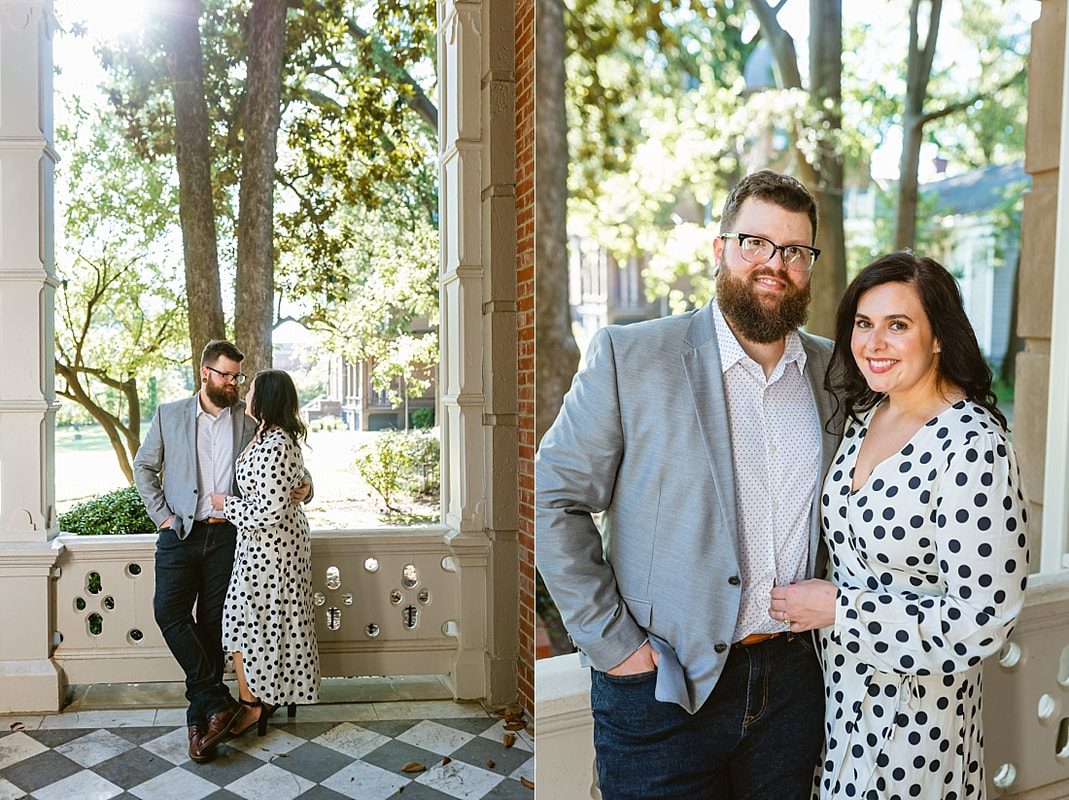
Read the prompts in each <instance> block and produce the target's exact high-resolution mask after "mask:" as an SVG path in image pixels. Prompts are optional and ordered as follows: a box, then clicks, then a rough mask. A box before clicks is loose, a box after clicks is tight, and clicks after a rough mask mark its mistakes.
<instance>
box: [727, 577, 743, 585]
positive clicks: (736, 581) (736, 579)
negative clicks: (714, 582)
mask: <svg viewBox="0 0 1069 800" xmlns="http://www.w3.org/2000/svg"><path fill="white" fill-rule="evenodd" d="M728 583H730V584H731V585H732V586H738V585H739V584H740V583H742V581H741V580H739V576H738V575H732V576H731V577H730V578H728Z"/></svg>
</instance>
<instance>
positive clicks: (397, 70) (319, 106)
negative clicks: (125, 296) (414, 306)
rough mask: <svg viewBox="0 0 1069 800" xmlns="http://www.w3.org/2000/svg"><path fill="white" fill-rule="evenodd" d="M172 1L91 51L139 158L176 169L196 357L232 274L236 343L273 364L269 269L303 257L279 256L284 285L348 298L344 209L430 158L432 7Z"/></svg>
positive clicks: (255, 363) (219, 331)
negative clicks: (343, 272)
mask: <svg viewBox="0 0 1069 800" xmlns="http://www.w3.org/2000/svg"><path fill="white" fill-rule="evenodd" d="M169 8H170V9H171V14H170V16H163V15H162V14H157V15H156V16H155V17H154V18H153V21H152V24H149V25H146V26H145V27H144V28H143V29H142V30H141V31H140V33H139V34H138V35H137V36H136V37H133V38H131V39H128V40H123V41H118V42H114V43H112V44H111V45H109V46H107V47H105V48H102V49H101V58H102V63H103V64H104V65H105V67H106V68H107V69H108V71H109V74H110V75H111V82H110V84H109V86H108V87H107V91H108V96H109V99H110V101H111V104H112V107H113V109H114V111H115V113H116V114H117V115H118V116H119V118H120V119H121V120H122V126H123V131H124V135H125V136H126V137H127V138H128V139H129V141H131V142H133V143H134V144H135V146H136V147H137V148H138V149H139V151H140V152H141V153H142V155H143V157H144V158H146V159H156V158H165V159H168V160H170V159H172V158H173V159H175V160H176V161H175V163H176V165H177V170H178V174H179V184H180V189H181V192H180V193H181V197H180V218H181V221H182V232H183V244H184V252H185V264H186V289H187V294H188V295H189V297H190V306H189V328H190V337H191V341H190V344H191V348H192V350H193V352H198V351H199V348H200V347H201V346H202V345H203V343H204V341H205V340H206V339H207V338H208V337H212V336H222V335H225V331H224V330H223V322H222V320H223V313H222V312H223V302H222V296H221V290H220V289H219V288H217V287H221V286H222V285H223V284H225V283H227V281H226V280H225V278H226V276H228V275H230V274H233V276H234V278H233V279H234V281H235V283H234V285H235V294H234V331H235V338H236V340H237V341H238V342H239V344H240V345H241V346H242V348H243V349H244V350H245V352H246V353H247V354H248V355H249V359H248V361H247V363H248V366H249V369H252V370H254V369H257V368H259V367H262V366H266V365H268V364H269V363H270V352H271V335H270V331H271V323H272V321H273V319H274V318H275V316H276V315H277V311H276V309H277V305H278V304H279V303H280V302H281V301H282V298H279V297H278V296H277V292H276V274H275V264H276V263H278V262H279V261H280V260H281V257H282V256H283V255H287V254H288V255H291V256H292V255H294V254H300V255H301V256H303V258H300V259H296V258H289V259H288V260H287V264H288V266H289V268H291V269H299V270H300V274H299V276H298V278H297V279H294V280H290V281H288V284H289V285H290V286H295V285H297V286H300V287H302V290H303V291H304V297H305V298H307V297H313V296H316V295H317V294H333V295H336V296H341V297H344V290H345V289H346V286H345V285H344V283H342V282H339V281H337V280H336V278H335V267H336V266H338V264H339V262H340V260H341V253H342V251H343V250H344V243H345V241H346V233H347V231H346V229H345V227H344V224H343V223H342V222H341V221H340V216H341V215H343V214H344V213H345V212H346V210H347V209H350V208H357V207H362V208H375V207H376V206H377V205H378V204H379V202H380V200H381V196H380V193H381V187H382V186H384V185H396V184H404V183H407V182H409V181H410V180H415V179H417V178H418V176H420V175H421V174H422V173H423V172H425V171H426V168H427V164H428V162H429V161H430V160H431V159H433V148H432V149H431V152H428V150H427V148H426V147H425V145H426V140H427V138H426V132H427V131H428V130H430V131H431V134H432V136H433V134H434V133H436V131H435V130H431V129H432V127H433V126H436V123H437V114H436V111H435V110H434V107H433V104H431V103H430V101H429V100H428V88H425V87H433V83H434V75H433V58H434V53H433V49H432V48H433V42H434V37H433V32H434V27H435V15H434V4H433V2H430V0H419V1H418V2H401V1H400V0H384V1H383V2H377V3H374V2H362V3H357V2H348V1H347V0H324V2H314V0H307V1H306V2H300V1H298V0H288V2H286V0H255V1H254V2H250V0H203V2H201V0H181V2H179V3H175V4H171V6H170V7H169ZM359 20H372V21H373V23H374V24H373V25H372V26H371V27H370V28H365V27H363V26H361V24H359ZM276 208H277V211H276V210H275V209H276ZM218 242H224V243H225V244H224V245H222V246H220V245H219V244H218ZM232 243H233V244H232ZM231 270H233V273H231V272H230V271H231Z"/></svg>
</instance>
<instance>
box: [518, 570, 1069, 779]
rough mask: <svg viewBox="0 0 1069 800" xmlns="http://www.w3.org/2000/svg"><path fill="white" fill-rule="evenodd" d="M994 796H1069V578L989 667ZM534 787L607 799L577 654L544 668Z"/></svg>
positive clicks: (1034, 586)
mask: <svg viewBox="0 0 1069 800" xmlns="http://www.w3.org/2000/svg"><path fill="white" fill-rule="evenodd" d="M984 684H985V686H984V712H983V713H984V738H985V752H984V756H985V761H986V762H987V763H986V765H985V770H986V774H987V784H988V796H989V797H992V798H1013V800H1056V798H1066V797H1069V573H1065V572H1062V573H1058V574H1054V575H1033V576H1032V577H1031V578H1030V579H1029V586H1028V599H1027V601H1026V604H1025V608H1024V610H1023V611H1022V612H1021V616H1020V619H1019V620H1018V622H1017V626H1016V630H1015V631H1014V634H1013V637H1012V639H1011V641H1010V642H1009V643H1008V644H1007V645H1006V646H1005V647H1004V648H1003V650H1002V652H1001V653H1000V654H999V656H997V657H992V658H990V659H988V661H987V662H986V663H985V667H984ZM535 720H536V724H537V726H538V755H539V759H538V762H537V763H536V765H535V785H536V786H538V790H539V792H540V793H541V792H542V791H545V792H546V796H547V797H553V798H559V800H591V799H592V798H594V799H595V800H597V798H600V796H601V795H600V792H598V790H597V788H596V783H597V781H596V779H595V777H594V776H595V772H594V745H593V741H592V736H593V726H594V723H593V719H592V718H591V716H590V678H589V670H587V669H584V668H582V667H580V666H579V658H578V656H577V655H575V654H573V655H567V656H557V657H556V658H548V659H543V660H540V661H538V662H536V663H535Z"/></svg>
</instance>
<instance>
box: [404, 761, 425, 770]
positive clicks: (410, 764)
mask: <svg viewBox="0 0 1069 800" xmlns="http://www.w3.org/2000/svg"><path fill="white" fill-rule="evenodd" d="M425 769H427V768H426V767H425V766H423V765H422V764H420V763H419V762H418V761H409V762H408V763H407V764H405V765H404V766H403V767H401V772H423V770H425Z"/></svg>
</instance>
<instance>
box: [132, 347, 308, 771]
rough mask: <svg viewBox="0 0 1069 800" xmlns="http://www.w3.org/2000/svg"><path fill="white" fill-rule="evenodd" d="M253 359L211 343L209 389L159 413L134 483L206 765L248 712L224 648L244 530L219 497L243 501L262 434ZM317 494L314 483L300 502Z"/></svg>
mask: <svg viewBox="0 0 1069 800" xmlns="http://www.w3.org/2000/svg"><path fill="white" fill-rule="evenodd" d="M244 358H245V356H244V355H243V354H242V353H241V352H240V351H239V350H238V349H237V348H236V347H235V346H234V345H233V344H231V343H230V342H226V341H222V340H218V339H217V340H213V341H210V342H208V344H207V345H206V346H205V348H204V352H203V353H202V354H201V358H200V381H201V387H200V391H199V392H197V394H195V395H194V396H192V397H188V398H185V399H184V400H176V401H174V402H172V403H162V404H160V405H159V406H158V407H157V408H156V413H155V415H154V416H153V417H152V423H151V425H150V426H149V430H148V433H147V434H146V436H145V441H144V442H142V444H141V447H140V448H139V449H138V451H137V456H135V458H134V483H135V484H136V485H137V490H138V492H139V493H140V495H141V500H142V501H143V502H144V504H145V508H146V509H147V510H148V515H149V517H150V518H151V519H152V521H153V522H154V523H155V524H156V525H157V526H158V528H159V534H158V538H157V542H156V596H155V599H154V611H155V616H156V624H157V625H159V627H160V631H161V632H162V633H163V638H164V639H165V640H166V642H167V646H168V647H169V648H170V650H171V653H172V654H173V655H174V657H175V659H176V660H177V661H178V663H179V665H180V666H181V667H182V671H183V672H185V675H186V699H187V700H189V709H188V710H187V711H186V723H187V725H188V726H189V757H190V758H191V759H193V760H194V761H197V762H203V761H209V760H211V758H212V757H213V755H214V749H213V748H214V747H215V744H216V743H217V742H218V741H219V740H220V739H222V738H223V737H224V736H225V735H226V733H227V731H228V730H229V729H230V726H231V723H233V721H234V717H235V715H236V714H237V712H238V710H239V709H240V708H241V706H240V705H238V704H237V703H236V702H234V699H233V698H232V697H231V695H230V690H229V689H227V687H226V686H225V684H224V683H223V659H224V656H223V645H222V619H223V600H224V599H225V598H226V590H227V586H228V585H229V583H230V573H231V571H232V569H233V566H234V546H235V543H236V537H237V531H236V529H235V528H234V525H233V524H232V523H230V522H228V521H227V520H225V519H222V518H220V517H216V516H214V514H213V512H212V503H211V494H212V492H224V493H226V494H232V495H237V494H240V492H239V490H238V487H237V484H236V483H235V481H234V462H235V461H236V459H237V458H238V456H240V455H241V453H242V452H244V450H245V448H246V446H248V444H249V442H250V441H252V438H253V436H254V435H255V434H256V422H255V420H253V419H252V417H249V416H247V415H246V414H245V402H244V401H243V400H239V399H238V386H239V384H242V383H244V382H245V374H244V373H243V372H241V361H242V359H244ZM165 472H166V477H164V473H165ZM310 496H311V483H310V481H308V480H307V476H306V480H305V482H304V484H303V485H302V486H301V487H300V488H298V489H296V490H295V491H294V493H293V496H292V498H291V499H292V500H293V502H294V503H298V502H301V501H302V500H306V499H308V498H309V497H310ZM194 605H196V608H197V615H196V619H194V617H193V607H194Z"/></svg>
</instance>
